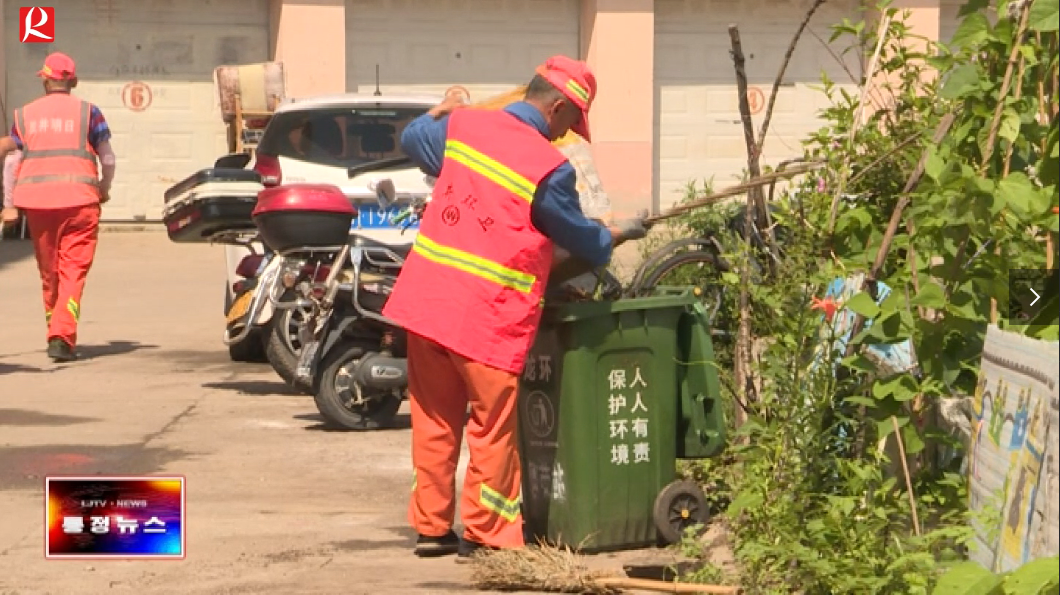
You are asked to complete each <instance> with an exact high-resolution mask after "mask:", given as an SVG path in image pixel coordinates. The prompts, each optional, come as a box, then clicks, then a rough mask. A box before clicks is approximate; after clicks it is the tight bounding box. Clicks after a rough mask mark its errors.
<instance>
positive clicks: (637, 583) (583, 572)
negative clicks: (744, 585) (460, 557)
mask: <svg viewBox="0 0 1060 595" xmlns="http://www.w3.org/2000/svg"><path fill="white" fill-rule="evenodd" d="M471 565H472V576H471V582H472V584H473V585H474V586H475V587H476V588H478V589H483V590H500V591H546V592H555V593H584V594H590V595H615V594H617V593H621V592H622V591H623V590H624V589H638V590H645V591H655V592H658V593H705V594H707V595H738V594H739V593H740V592H741V590H740V588H739V587H730V586H722V585H701V584H694V583H676V582H667V581H658V580H649V579H635V578H629V577H627V576H620V575H618V574H617V573H615V572H608V571H593V570H590V569H589V568H588V567H586V566H585V564H583V563H582V561H581V560H580V556H579V555H578V554H577V553H575V552H574V551H572V550H571V549H570V548H567V547H551V546H548V545H546V544H543V543H539V544H538V545H530V546H527V547H523V548H515V549H502V550H496V551H490V550H484V551H480V552H476V554H475V555H474V556H473V557H472V558H471Z"/></svg>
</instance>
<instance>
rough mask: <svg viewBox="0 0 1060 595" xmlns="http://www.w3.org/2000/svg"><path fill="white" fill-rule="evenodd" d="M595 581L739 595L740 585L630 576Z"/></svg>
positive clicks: (624, 586) (628, 586) (623, 586)
mask: <svg viewBox="0 0 1060 595" xmlns="http://www.w3.org/2000/svg"><path fill="white" fill-rule="evenodd" d="M593 582H595V583H596V584H598V585H600V586H604V587H615V588H617V589H643V590H645V591H658V592H659V593H707V594H708V595H739V593H740V587H724V586H721V585H698V584H695V583H671V582H667V581H654V580H650V579H645V578H628V577H623V576H619V577H605V578H598V579H594V580H593Z"/></svg>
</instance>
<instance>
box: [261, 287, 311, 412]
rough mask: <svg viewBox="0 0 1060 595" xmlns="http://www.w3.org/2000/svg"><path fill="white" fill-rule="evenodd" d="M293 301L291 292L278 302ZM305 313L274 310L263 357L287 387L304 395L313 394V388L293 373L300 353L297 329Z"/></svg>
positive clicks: (303, 321)
mask: <svg viewBox="0 0 1060 595" xmlns="http://www.w3.org/2000/svg"><path fill="white" fill-rule="evenodd" d="M292 299H294V294H293V292H291V291H288V292H287V293H285V294H284V295H283V296H282V297H281V298H280V300H281V301H287V300H292ZM305 317H306V312H305V311H303V310H301V309H297V308H292V309H290V310H275V311H274V312H273V315H272V320H270V321H269V330H268V336H267V337H266V339H265V355H266V357H267V358H268V361H269V363H270V364H272V369H273V370H276V373H277V374H279V375H280V378H282V379H283V381H284V382H286V383H287V384H288V385H289V386H292V387H294V388H295V389H296V390H298V391H300V392H302V393H305V394H306V395H312V394H313V386H312V383H311V382H309V381H299V380H298V378H297V375H296V374H295V371H296V370H297V369H298V356H299V354H301V352H302V344H301V342H300V341H299V340H298V329H299V328H301V325H302V324H304V323H305Z"/></svg>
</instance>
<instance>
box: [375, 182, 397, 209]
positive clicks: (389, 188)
mask: <svg viewBox="0 0 1060 595" xmlns="http://www.w3.org/2000/svg"><path fill="white" fill-rule="evenodd" d="M375 197H376V200H378V201H379V206H380V207H381V208H384V209H385V208H387V207H389V206H390V205H391V204H393V203H394V200H395V199H396V198H397V189H396V188H395V187H394V182H393V180H391V179H390V178H386V179H383V180H379V181H378V182H376V185H375Z"/></svg>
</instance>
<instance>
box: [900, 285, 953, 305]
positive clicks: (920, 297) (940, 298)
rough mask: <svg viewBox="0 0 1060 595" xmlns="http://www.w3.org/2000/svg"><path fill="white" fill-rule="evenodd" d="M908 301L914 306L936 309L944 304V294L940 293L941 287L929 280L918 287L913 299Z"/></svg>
mask: <svg viewBox="0 0 1060 595" xmlns="http://www.w3.org/2000/svg"><path fill="white" fill-rule="evenodd" d="M909 303H910V304H912V305H914V306H923V307H925V308H932V309H934V310H937V309H939V308H942V307H943V306H945V305H946V296H945V295H944V294H943V293H942V288H941V287H939V286H938V285H937V284H935V283H930V282H929V283H927V284H926V285H922V286H921V287H920V291H919V292H917V294H916V295H914V296H913V299H911V300H909Z"/></svg>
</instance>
